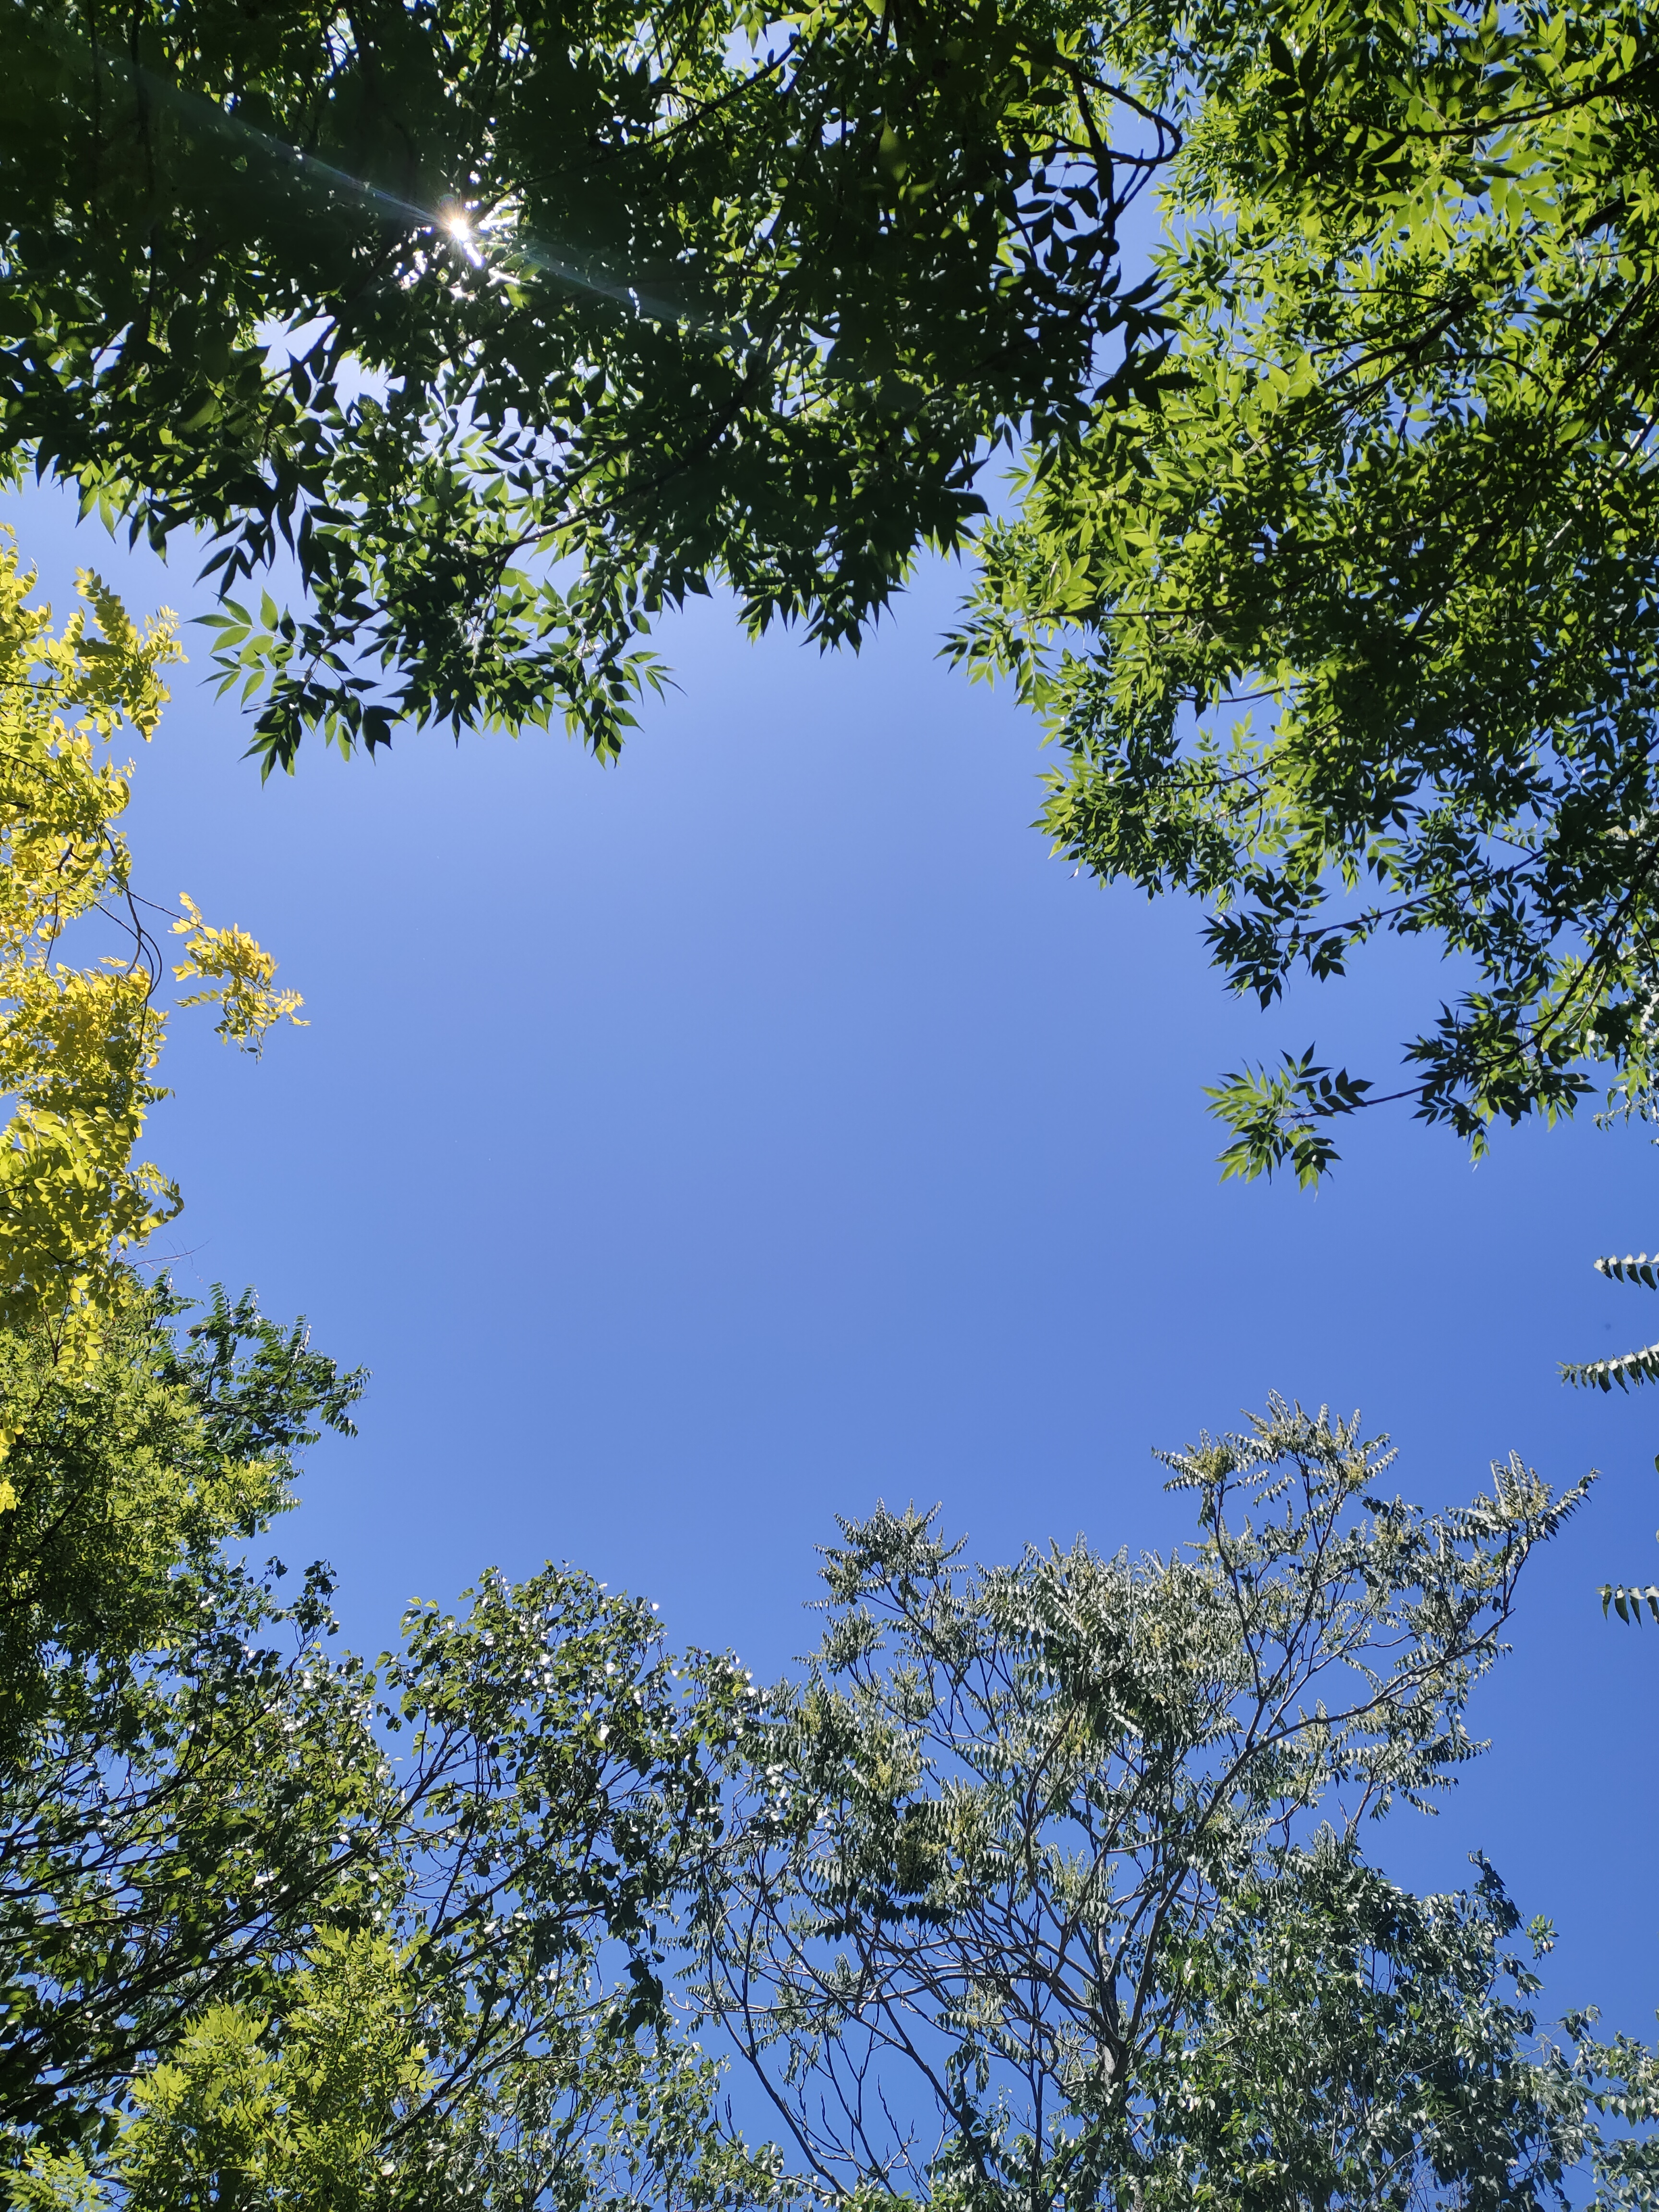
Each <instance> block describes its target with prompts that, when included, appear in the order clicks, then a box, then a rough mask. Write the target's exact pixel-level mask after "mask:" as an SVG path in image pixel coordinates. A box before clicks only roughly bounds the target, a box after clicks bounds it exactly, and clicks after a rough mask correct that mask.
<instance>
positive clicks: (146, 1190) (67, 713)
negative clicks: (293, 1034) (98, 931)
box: [0, 538, 301, 1510]
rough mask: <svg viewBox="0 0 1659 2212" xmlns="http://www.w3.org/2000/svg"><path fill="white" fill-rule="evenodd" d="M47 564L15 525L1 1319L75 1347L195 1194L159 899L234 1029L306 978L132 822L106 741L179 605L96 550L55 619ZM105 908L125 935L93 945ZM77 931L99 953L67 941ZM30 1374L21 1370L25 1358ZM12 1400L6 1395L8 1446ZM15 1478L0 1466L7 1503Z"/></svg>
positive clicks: (1, 550) (155, 688) (151, 721)
mask: <svg viewBox="0 0 1659 2212" xmlns="http://www.w3.org/2000/svg"><path fill="white" fill-rule="evenodd" d="M34 581H35V578H34V574H33V570H25V569H24V568H23V567H22V565H21V562H20V561H19V558H18V556H17V552H16V549H15V546H14V545H13V544H11V543H10V542H9V538H6V539H0V1095H3V1096H6V1097H9V1098H10V1099H11V1101H12V1102H13V1103H12V1109H11V1114H10V1116H9V1120H8V1121H6V1123H5V1124H4V1126H3V1128H0V1322H9V1323H11V1324H13V1325H15V1326H18V1327H21V1328H23V1329H24V1330H25V1331H27V1330H28V1329H29V1328H32V1327H33V1324H35V1323H36V1322H40V1321H42V1320H44V1319H47V1318H51V1319H52V1320H53V1321H54V1322H56V1324H57V1325H58V1353H59V1355H60V1356H70V1357H72V1356H74V1353H75V1347H76V1343H77V1342H79V1343H81V1344H82V1345H84V1343H85V1341H86V1340H87V1338H86V1330H87V1328H88V1326H95V1323H96V1317H97V1315H98V1314H99V1312H100V1310H102V1309H103V1308H105V1307H106V1305H107V1304H108V1302H109V1300H110V1298H111V1297H112V1296H113V1295H114V1294H115V1292H116V1291H117V1290H118V1288H119V1287H120V1286H121V1285H124V1284H125V1282H126V1281H127V1277H126V1276H125V1273H123V1270H122V1267H121V1258H122V1255H123V1254H124V1253H125V1252H126V1251H127V1250H129V1249H131V1247H133V1246H135V1245H137V1244H140V1243H143V1241H144V1239H145V1238H146V1237H148V1236H149V1234H150V1232H151V1231H152V1230H154V1229H155V1228H156V1227H157V1226H158V1225H160V1224H161V1223H162V1222H164V1221H167V1220H169V1219H171V1218H172V1217H173V1214H175V1213H176V1212H178V1209H179V1194H178V1191H177V1188H175V1186H174V1185H173V1183H172V1182H170V1181H169V1180H168V1179H167V1177H165V1176H163V1175H162V1174H161V1171H160V1170H159V1169H157V1168H155V1166H153V1165H151V1164H149V1163H148V1162H139V1161H136V1160H135V1159H134V1158H133V1154H134V1152H135V1151H136V1150H137V1144H138V1140H139V1138H140V1136H141V1135H142V1133H143V1125H144V1116H145V1114H146V1111H147V1109H149V1107H150V1106H152V1105H154V1104H155V1102H156V1100H157V1099H159V1098H161V1097H165V1095H166V1094H165V1092H164V1091H161V1090H160V1089H158V1087H157V1086H156V1085H155V1082H154V1080H153V1077H154V1074H155V1067H156V1063H157V1061H158V1060H159V1059H160V1058H161V1048H162V1045H163V1043H164V1042H165V1036H166V1029H167V1016H166V1012H165V1011H164V1009H163V1008H162V1007H161V1006H158V1005H157V1004H156V992H157V988H158V987H159V985H160V983H161V976H162V970H163V967H164V965H165V963H164V959H163V956H162V953H161V947H160V945H158V944H157V942H156V939H155V935H154V934H153V933H152V929H151V927H150V923H149V915H160V914H165V915H170V916H171V917H172V923H173V929H172V933H173V934H175V935H181V936H183V937H184V939H185V944H184V945H183V947H182V948H181V949H182V951H183V952H184V954H185V957H184V958H183V959H182V960H179V961H178V962H176V963H174V964H173V976H174V978H175V980H176V981H180V982H189V983H194V984H196V985H197V986H199V987H198V988H197V989H194V990H191V991H190V992H187V993H186V994H184V996H183V997H182V998H181V999H180V1000H179V1004H180V1005H182V1006H202V1005H211V1006H216V1007H217V1008H218V1010H219V1021H218V1024H217V1026H218V1030H219V1034H220V1035H221V1036H223V1037H225V1038H227V1039H228V1040H234V1042H236V1043H238V1044H240V1045H241V1046H243V1047H244V1048H247V1049H249V1050H251V1051H253V1052H256V1053H257V1052H258V1049H259V1048H260V1046H261V1043H262V1042H263V1040H264V1036H265V1034H266V1032H267V1031H268V1030H270V1027H271V1025H272V1024H274V1023H276V1022H277V1021H279V1020H281V1019H282V1018H283V1017H284V1016H286V1017H288V1018H289V1019H290V1020H295V1021H297V1020H298V1018H299V1016H298V1008H299V1006H300V1005H301V1000H300V998H299V995H298V994H297V993H295V992H293V991H286V990H283V991H279V990H277V989H276V987H275V984H274V977H275V975H276V962H275V960H274V959H273V958H272V957H271V956H270V953H268V952H266V951H264V949H263V948H262V947H261V946H260V945H258V943H257V941H256V940H255V939H253V938H252V937H250V936H249V935H248V933H246V931H245V930H242V929H238V928H236V927H231V928H228V929H221V928H215V927H210V925H209V924H207V923H206V922H205V921H204V920H203V918H202V915H201V913H200V911H199V909H198V908H197V907H196V905H195V903H194V902H193V901H192V900H191V898H190V897H189V896H188V895H185V896H184V898H183V910H182V912H181V911H180V910H179V908H170V907H158V906H157V904H156V902H155V901H154V900H149V899H145V898H144V897H143V896H142V895H141V894H140V893H139V892H138V891H137V890H136V888H135V886H134V884H133V882H132V858H131V853H130V851H129V849H128V847H127V843H126V840H125V837H124V836H122V834H121V830H120V828H119V826H118V825H119V821H120V817H121V815H122V814H123V813H124V812H125V808H126V805H127V801H128V797H129V782H128V778H129V775H131V763H127V766H126V769H125V770H124V769H122V768H121V767H120V766H119V765H118V763H116V761H115V760H114V759H113V757H112V755H111V752H110V750H109V748H110V747H111V745H112V742H113V740H114V739H115V738H116V737H117V736H118V734H119V733H120V732H121V731H122V730H123V729H131V731H133V732H136V734H137V735H138V736H139V737H141V738H144V739H146V740H148V739H149V738H150V737H151V735H152V734H153V733H154V732H155V728H156V726H157V724H158V722H159V720H160V719H161V709H162V708H163V706H164V705H165V704H166V702H167V688H166V685H165V684H164V683H163V681H162V678H161V670H162V669H163V668H164V667H166V666H167V665H168V664H169V663H171V662H174V661H178V660H180V659H183V657H184V656H183V654H182V653H181V652H180V651H179V646H178V643H177V640H176V637H175V635H174V625H173V618H172V617H171V616H169V615H167V614H165V613H163V614H162V615H161V616H160V617H157V619H156V620H155V622H153V623H150V624H149V626H148V628H147V629H145V630H143V632H140V630H139V629H137V626H136V625H135V624H134V623H133V622H132V621H131V618H130V617H129V616H128V614H127V612H126V610H125V607H124V606H123V605H122V604H121V602H120V600H119V599H118V598H117V597H116V595H115V594H114V592H112V591H110V590H109V589H108V587H107V586H106V585H104V584H103V583H102V582H101V581H100V579H99V578H98V577H97V576H95V575H94V574H92V573H91V572H90V571H89V570H85V569H83V570H82V571H81V573H80V578H79V583H80V591H81V598H82V605H81V606H80V607H79V608H78V609H77V610H76V612H75V613H74V614H72V615H71V616H70V618H69V620H68V622H67V623H65V624H64V628H63V629H62V630H61V631H59V632H57V633H54V631H53V629H52V619H51V611H50V610H49V609H47V608H46V607H44V606H42V605H40V604H38V603H33V604H32V603H31V601H30V599H29V593H30V591H31V589H32V587H33V584H34ZM100 923H101V924H102V925H103V926H104V927H105V929H106V935H105V938H104V940H103V941H104V943H105V944H106V945H108V944H110V943H113V944H114V945H115V946H116V947H117V950H116V951H114V952H109V951H104V952H102V953H97V952H93V951H91V947H90V945H88V944H87V942H86V940H85V937H84V933H85V932H86V931H87V930H88V929H95V928H96V927H97V926H98V925H99V924H100ZM70 945H75V946H76V949H77V950H82V951H83V953H90V954H91V957H83V959H82V963H81V964H79V965H78V966H77V965H72V964H70V963H68V962H66V961H65V960H64V958H63V957H62V956H63V954H64V952H65V951H67V950H68V949H70ZM14 1380H15V1378H14ZM14 1405H15V1399H14V1397H13V1394H12V1393H11V1392H10V1391H7V1392H6V1393H5V1394H4V1395H3V1397H0V1458H3V1453H4V1449H5V1444H6V1441H7V1439H8V1438H9V1437H10V1436H11V1435H12V1434H13V1433H14V1428H13V1420H14V1413H13V1407H14ZM4 1501H5V1486H4V1480H3V1477H0V1510H3V1508H4Z"/></svg>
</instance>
